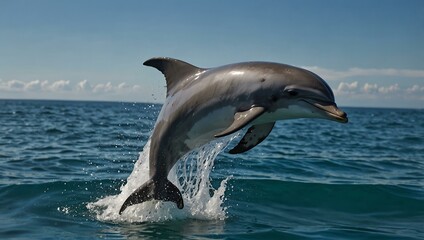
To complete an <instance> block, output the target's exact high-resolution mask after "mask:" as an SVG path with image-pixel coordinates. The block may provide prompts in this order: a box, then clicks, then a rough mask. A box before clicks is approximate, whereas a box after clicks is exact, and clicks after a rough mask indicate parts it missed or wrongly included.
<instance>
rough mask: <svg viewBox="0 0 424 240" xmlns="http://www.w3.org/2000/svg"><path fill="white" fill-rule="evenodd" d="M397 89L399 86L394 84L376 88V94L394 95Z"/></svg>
mask: <svg viewBox="0 0 424 240" xmlns="http://www.w3.org/2000/svg"><path fill="white" fill-rule="evenodd" d="M399 90H400V89H399V84H397V83H396V84H394V85H390V86H388V87H379V88H378V92H379V93H383V94H390V93H395V92H398V91H399Z"/></svg>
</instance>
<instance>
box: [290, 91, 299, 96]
mask: <svg viewBox="0 0 424 240" xmlns="http://www.w3.org/2000/svg"><path fill="white" fill-rule="evenodd" d="M288 94H289V96H290V97H296V96H297V95H298V94H299V93H298V92H296V91H294V90H289V91H288Z"/></svg>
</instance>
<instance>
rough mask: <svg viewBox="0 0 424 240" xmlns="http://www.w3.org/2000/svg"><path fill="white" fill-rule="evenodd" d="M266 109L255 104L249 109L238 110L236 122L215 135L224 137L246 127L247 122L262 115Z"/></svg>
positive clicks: (235, 116)
mask: <svg viewBox="0 0 424 240" xmlns="http://www.w3.org/2000/svg"><path fill="white" fill-rule="evenodd" d="M265 110H266V109H265V108H264V107H258V106H254V107H252V108H250V109H249V110H247V111H244V112H237V113H236V114H235V115H234V122H233V123H232V124H231V125H230V126H229V127H228V128H227V129H225V130H224V131H222V132H220V133H218V134H215V137H223V136H227V135H229V134H232V133H235V132H237V131H238V130H240V129H242V128H243V127H245V126H246V125H247V124H249V123H251V122H252V121H253V120H255V119H256V118H257V117H259V116H260V115H262V113H264V112H265Z"/></svg>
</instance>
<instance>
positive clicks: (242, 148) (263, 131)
mask: <svg viewBox="0 0 424 240" xmlns="http://www.w3.org/2000/svg"><path fill="white" fill-rule="evenodd" d="M274 125H275V122H269V123H263V124H258V125H253V126H251V127H250V128H249V129H248V130H247V132H246V134H245V135H244V137H243V138H242V139H241V140H240V142H239V143H238V144H237V146H235V147H234V148H233V149H231V150H230V151H229V153H231V154H237V153H244V152H246V151H248V150H250V149H252V148H254V147H255V146H256V145H258V144H259V143H261V142H262V141H263V140H265V138H266V137H267V136H268V135H269V133H270V132H271V130H272V128H273V127H274Z"/></svg>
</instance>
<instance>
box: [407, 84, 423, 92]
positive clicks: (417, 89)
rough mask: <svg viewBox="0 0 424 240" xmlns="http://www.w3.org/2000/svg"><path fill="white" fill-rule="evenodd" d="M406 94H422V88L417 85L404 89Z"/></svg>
mask: <svg viewBox="0 0 424 240" xmlns="http://www.w3.org/2000/svg"><path fill="white" fill-rule="evenodd" d="M406 92H408V93H412V94H413V93H424V86H419V85H417V84H415V85H413V86H412V87H410V88H407V89H406Z"/></svg>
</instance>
